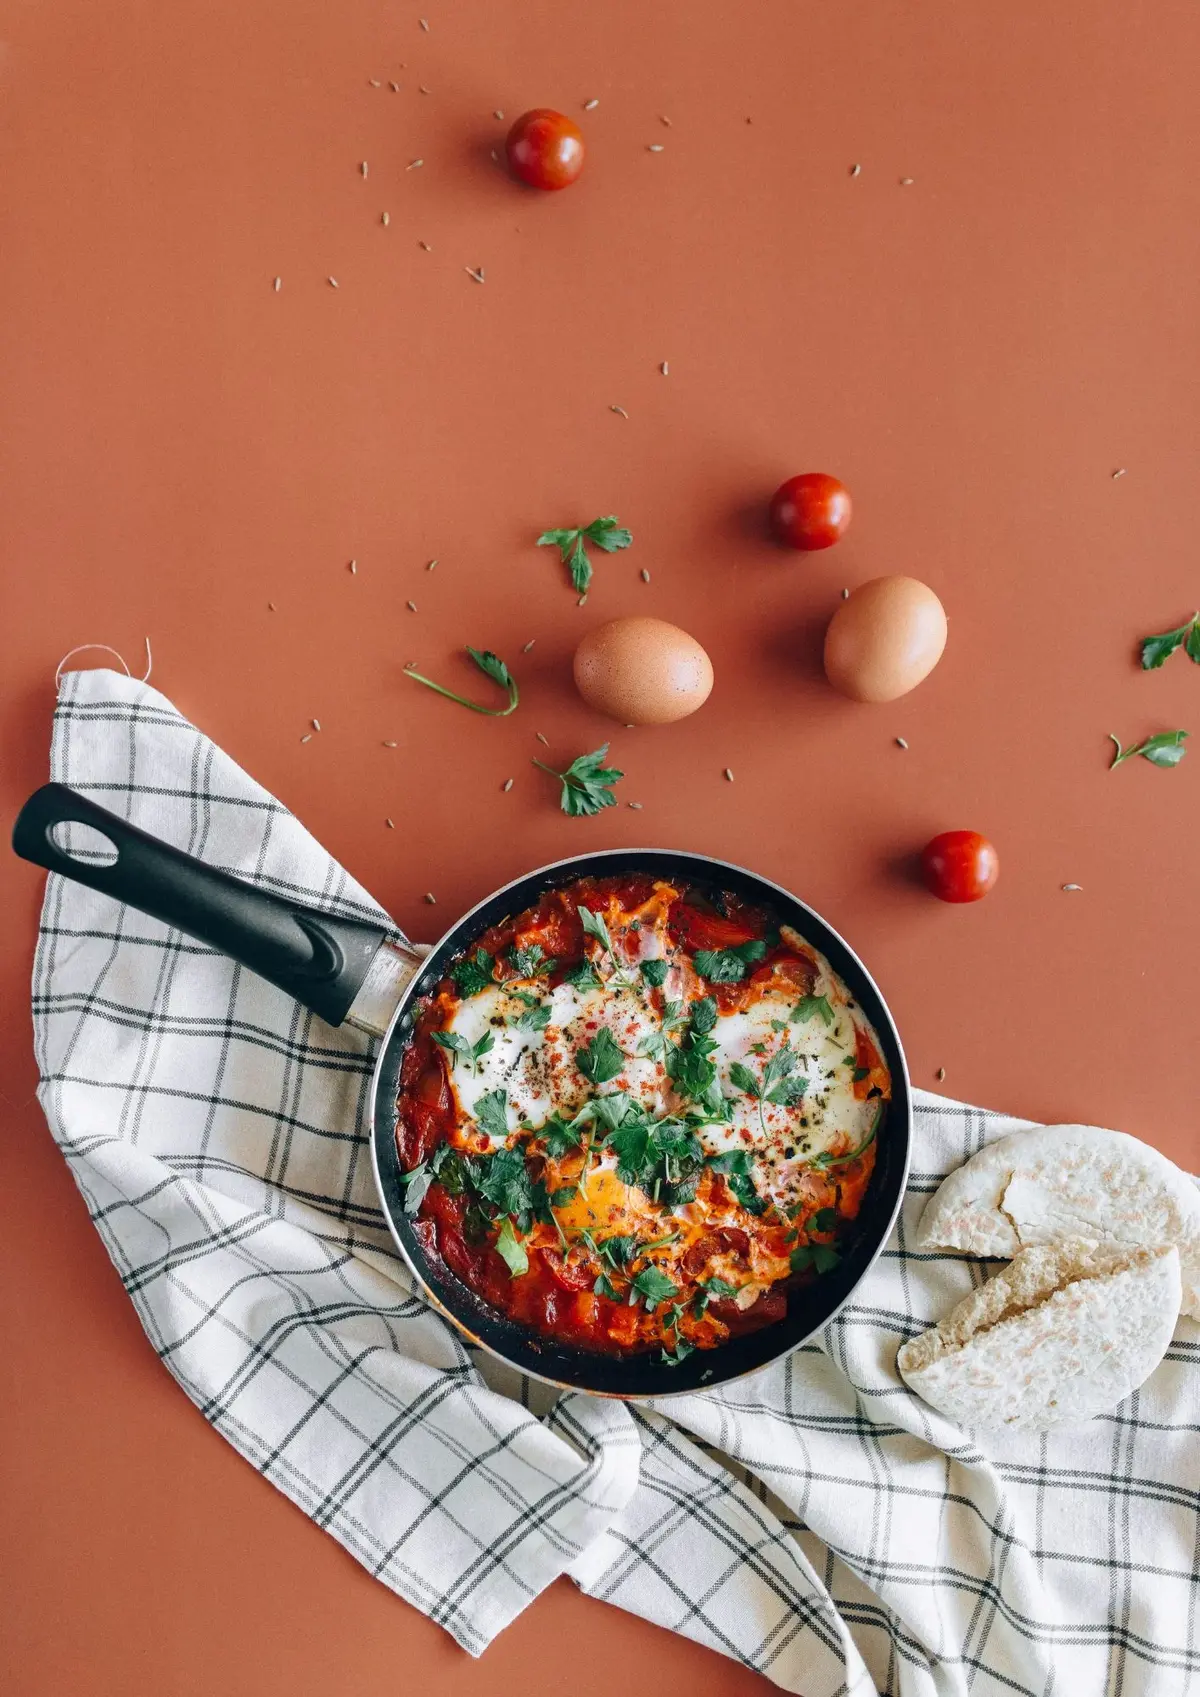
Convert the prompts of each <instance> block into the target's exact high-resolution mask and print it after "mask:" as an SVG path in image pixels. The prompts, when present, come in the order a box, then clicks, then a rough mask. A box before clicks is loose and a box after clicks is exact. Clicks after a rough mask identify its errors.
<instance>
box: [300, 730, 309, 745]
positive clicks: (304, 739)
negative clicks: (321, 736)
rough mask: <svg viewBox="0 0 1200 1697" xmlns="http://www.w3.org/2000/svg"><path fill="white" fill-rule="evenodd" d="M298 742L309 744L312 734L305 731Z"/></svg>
mask: <svg viewBox="0 0 1200 1697" xmlns="http://www.w3.org/2000/svg"><path fill="white" fill-rule="evenodd" d="M300 741H301V742H311V741H312V732H311V731H305V733H304V735H303V736H302V737H301V738H300Z"/></svg>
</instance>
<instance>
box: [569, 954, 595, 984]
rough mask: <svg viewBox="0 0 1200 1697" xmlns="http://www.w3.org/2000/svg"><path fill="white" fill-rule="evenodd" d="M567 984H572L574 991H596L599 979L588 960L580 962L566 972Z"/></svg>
mask: <svg viewBox="0 0 1200 1697" xmlns="http://www.w3.org/2000/svg"><path fill="white" fill-rule="evenodd" d="M567 983H568V984H573V985H574V987H575V988H576V990H598V989H599V987H600V978H599V975H598V973H597V972H596V969H595V967H594V966H593V965H592V963H591V961H590V960H581V961H580V963H579V965H578V966H577V967H574V968H573V969H572V970H571V971H570V972H568V974H567Z"/></svg>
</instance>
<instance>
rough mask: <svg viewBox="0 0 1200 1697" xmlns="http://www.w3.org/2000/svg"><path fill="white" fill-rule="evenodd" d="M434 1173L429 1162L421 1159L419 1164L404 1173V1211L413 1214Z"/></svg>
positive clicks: (418, 1206)
mask: <svg viewBox="0 0 1200 1697" xmlns="http://www.w3.org/2000/svg"><path fill="white" fill-rule="evenodd" d="M433 1179H434V1175H433V1173H432V1172H431V1171H430V1167H429V1162H428V1161H422V1162H421V1163H420V1165H419V1166H416V1167H414V1168H413V1169H412V1171H411V1172H409V1173H405V1175H404V1212H405V1213H406V1214H415V1213H416V1212H417V1210H418V1209H419V1208H420V1206H421V1204H422V1202H424V1200H425V1196H426V1192H427V1191H428V1189H429V1186H430V1185H431V1184H432V1183H433Z"/></svg>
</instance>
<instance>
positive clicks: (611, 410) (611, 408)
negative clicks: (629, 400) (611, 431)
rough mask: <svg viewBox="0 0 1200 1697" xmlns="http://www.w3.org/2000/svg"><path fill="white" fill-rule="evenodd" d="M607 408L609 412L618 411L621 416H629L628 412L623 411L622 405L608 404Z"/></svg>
mask: <svg viewBox="0 0 1200 1697" xmlns="http://www.w3.org/2000/svg"><path fill="white" fill-rule="evenodd" d="M608 410H609V412H615V413H620V415H621V417H622V418H628V417H629V414H628V413H627V412H626V411H625V408H624V407H614V406H610V407H609V409H608Z"/></svg>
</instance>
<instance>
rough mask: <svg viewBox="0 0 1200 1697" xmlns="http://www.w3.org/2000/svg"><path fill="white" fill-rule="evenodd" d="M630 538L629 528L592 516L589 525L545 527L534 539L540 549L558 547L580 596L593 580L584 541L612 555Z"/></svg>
mask: <svg viewBox="0 0 1200 1697" xmlns="http://www.w3.org/2000/svg"><path fill="white" fill-rule="evenodd" d="M632 541H633V534H632V532H631V531H628V530H625V529H623V528H622V526H621V525H620V524H619V522H618V521H617V519H615V518H614V517H612V516H611V515H610V516H609V517H607V518H600V519H593V520H592V522H591V524H585V525H580V526H579V527H578V528H577V529H574V530H544V531H543V532H542V534H541V535H540V536H539V537H538V539H537V546H538V547H539V548H557V549H558V551H559V554H560V556H561V558H562V563H563V565H564V566H567V567H569V569H570V572H571V582H572V583H573V584H574V586H575V588H576V590H577V591H578V593H579V594H580V595H586V594H587V592H588V586H589V584H590V583H591V581H592V562H591V561H590V560H589V559H588V554H587V547H586V544H587V543H588V542H590V543H591V544H592V545H593V547H595V548H599V550H600V552H601V553H602V554H615V553H617V552H618V551H619V550H620V549H622V548H628V547H629V544H630V543H631V542H632Z"/></svg>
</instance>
